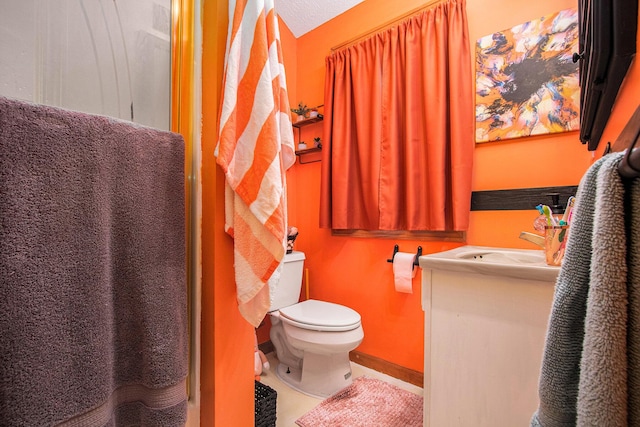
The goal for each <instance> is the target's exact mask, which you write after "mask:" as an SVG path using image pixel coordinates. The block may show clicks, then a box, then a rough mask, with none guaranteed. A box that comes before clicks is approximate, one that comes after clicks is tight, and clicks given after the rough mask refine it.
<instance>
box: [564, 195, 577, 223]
mask: <svg viewBox="0 0 640 427" xmlns="http://www.w3.org/2000/svg"><path fill="white" fill-rule="evenodd" d="M575 203H576V198H575V197H574V196H571V197H569V200H567V208H566V209H565V210H564V215H563V216H562V220H563V221H564V223H565V224H567V225H568V224H570V223H571V217H572V216H573V205H575Z"/></svg>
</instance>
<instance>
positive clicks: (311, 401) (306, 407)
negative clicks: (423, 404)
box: [260, 352, 423, 427]
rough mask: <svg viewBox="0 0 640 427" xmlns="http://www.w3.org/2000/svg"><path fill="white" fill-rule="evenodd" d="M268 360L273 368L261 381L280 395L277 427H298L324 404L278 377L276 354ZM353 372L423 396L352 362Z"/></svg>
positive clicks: (405, 385) (408, 384)
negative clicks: (303, 418) (305, 417)
mask: <svg viewBox="0 0 640 427" xmlns="http://www.w3.org/2000/svg"><path fill="white" fill-rule="evenodd" d="M267 359H269V364H270V365H271V367H270V369H269V371H268V372H263V373H262V376H261V378H260V380H261V382H262V383H263V384H266V385H268V386H269V387H271V388H273V389H274V390H276V392H277V393H278V397H277V399H276V427H296V426H297V424H296V423H295V422H296V420H297V419H298V418H300V417H301V416H302V415H304V414H305V413H307V412H308V411H310V410H311V409H313V408H315V407H316V406H317V405H318V404H319V403H320V402H322V400H321V399H316V398H313V397H310V396H307V395H306V394H303V393H300V392H298V391H296V390H293V389H292V388H290V387H288V386H287V385H285V384H284V383H283V382H282V381H280V379H279V378H278V377H277V376H276V367H277V366H278V359H277V358H276V355H275V353H274V352H271V353H269V354H267ZM351 370H352V371H353V378H357V377H360V376H362V375H366V376H368V377H370V378H378V379H380V380H383V381H386V382H388V383H391V384H394V385H396V386H398V387H400V388H403V389H405V390H408V391H410V392H412V393H415V394H417V395H420V396H422V395H423V390H422V388H421V387H417V386H415V385H413V384H410V383H407V382H404V381H400V380H398V379H396V378H393V377H391V376H389V375H386V374H383V373H380V372H377V371H374V370H372V369H369V368H367V367H364V366H361V365H358V364H356V363H353V362H351Z"/></svg>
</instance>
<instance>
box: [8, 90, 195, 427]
mask: <svg viewBox="0 0 640 427" xmlns="http://www.w3.org/2000/svg"><path fill="white" fill-rule="evenodd" d="M183 164H184V141H183V140H182V138H181V136H180V135H177V134H173V133H170V132H165V131H159V130H155V129H151V128H147V127H143V126H137V125H134V124H132V123H129V122H124V121H119V120H115V119H111V118H107V117H101V116H96V115H90V114H84V113H78V112H72V111H68V110H63V109H59V108H53V107H46V106H40V105H34V104H31V103H27V102H21V101H16V100H11V99H7V98H2V97H0V278H1V280H2V283H1V285H0V425H2V426H25V427H35V426H53V425H60V424H61V425H69V426H103V425H107V426H125V425H139V426H181V425H184V423H185V420H186V388H185V379H186V375H187V371H188V366H187V310H186V274H185V273H186V272H185V225H184V224H185V222H184V207H185V205H184V171H183V168H184V167H183Z"/></svg>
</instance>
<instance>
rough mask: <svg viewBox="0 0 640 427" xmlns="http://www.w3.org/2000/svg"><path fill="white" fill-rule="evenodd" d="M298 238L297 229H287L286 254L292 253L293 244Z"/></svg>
mask: <svg viewBox="0 0 640 427" xmlns="http://www.w3.org/2000/svg"><path fill="white" fill-rule="evenodd" d="M296 237H298V229H297V228H296V227H289V228H288V230H287V253H288V254H290V253H291V252H293V242H295V241H296Z"/></svg>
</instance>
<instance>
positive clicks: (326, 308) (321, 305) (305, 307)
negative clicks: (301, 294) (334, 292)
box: [280, 299, 360, 331]
mask: <svg viewBox="0 0 640 427" xmlns="http://www.w3.org/2000/svg"><path fill="white" fill-rule="evenodd" d="M280 318H281V319H282V320H283V321H284V322H287V323H289V324H293V325H294V326H298V327H300V328H304V329H314V330H318V331H350V330H352V329H355V328H357V327H358V326H360V315H359V314H358V312H357V311H355V310H352V309H350V308H349V307H345V306H343V305H340V304H334V303H331V302H325V301H317V300H312V299H310V300H306V301H302V302H299V303H298V304H294V305H291V306H289V307H284V308H281V309H280Z"/></svg>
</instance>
